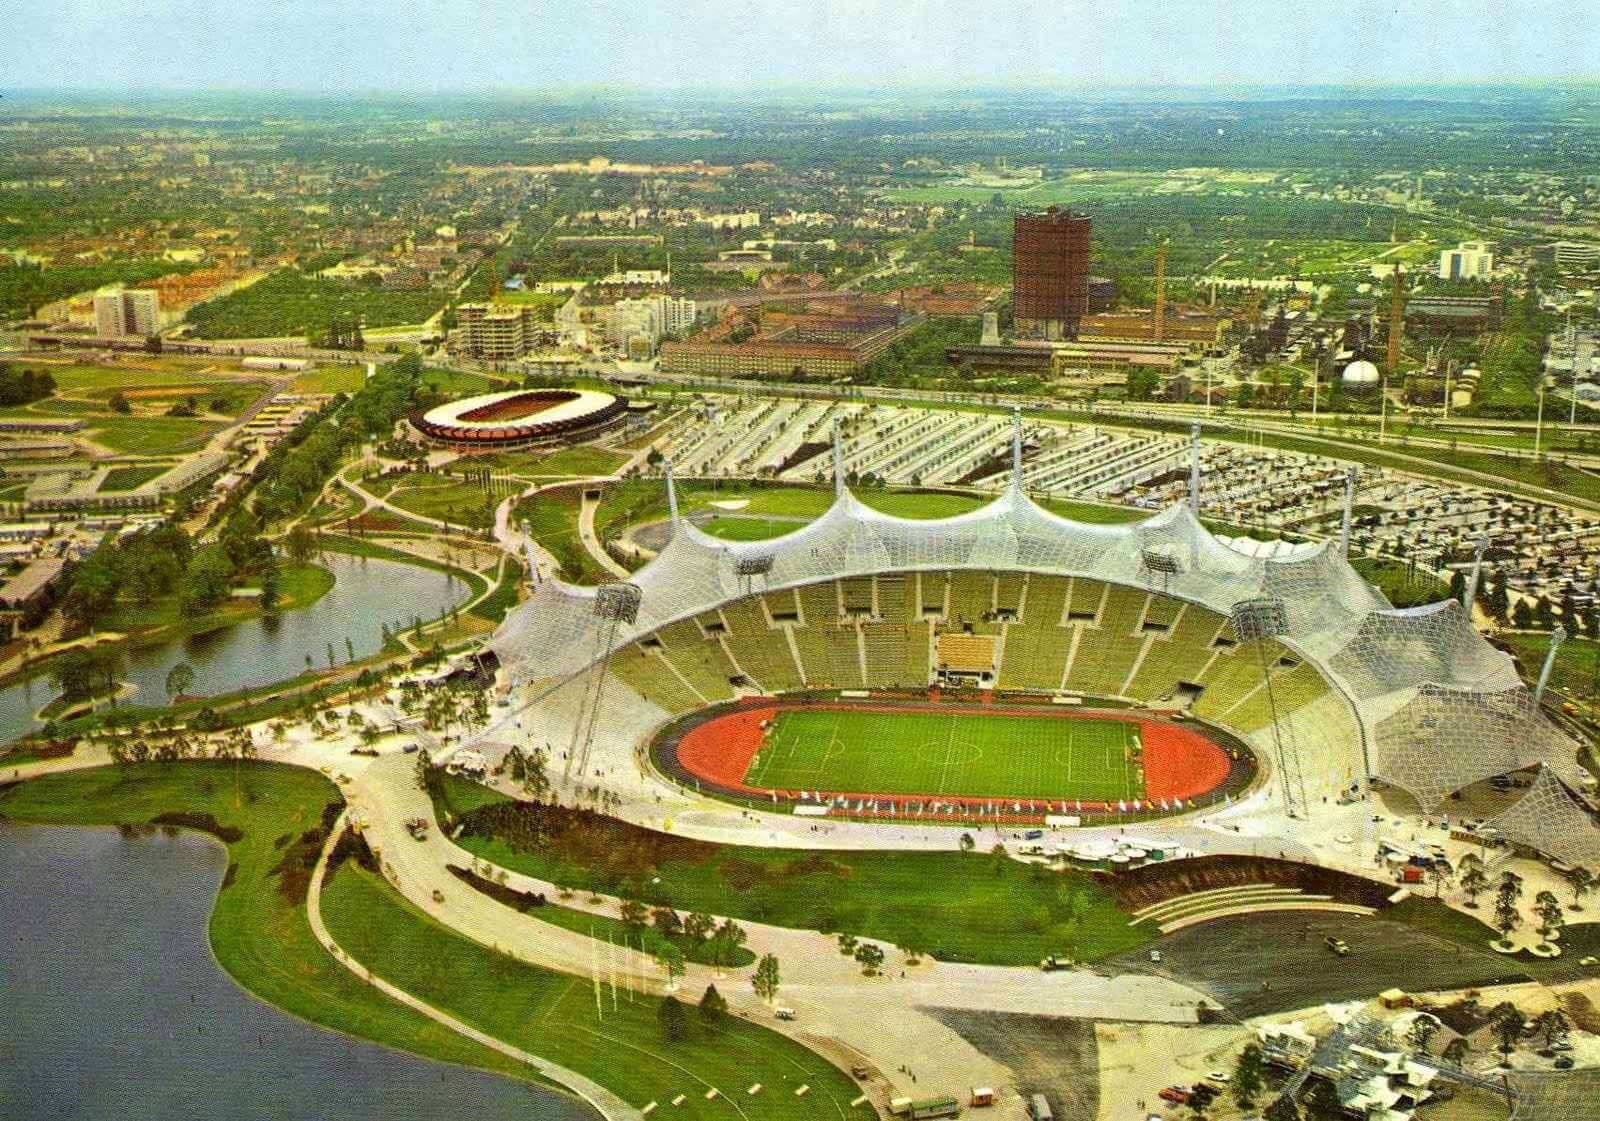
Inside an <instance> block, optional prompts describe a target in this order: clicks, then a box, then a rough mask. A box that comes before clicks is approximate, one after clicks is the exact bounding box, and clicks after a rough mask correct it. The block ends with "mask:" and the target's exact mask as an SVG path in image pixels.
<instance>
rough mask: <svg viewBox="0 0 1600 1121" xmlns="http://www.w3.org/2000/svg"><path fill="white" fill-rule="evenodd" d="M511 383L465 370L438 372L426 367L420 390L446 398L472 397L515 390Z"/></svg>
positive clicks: (438, 370) (514, 385)
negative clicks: (432, 392) (440, 394)
mask: <svg viewBox="0 0 1600 1121" xmlns="http://www.w3.org/2000/svg"><path fill="white" fill-rule="evenodd" d="M516 387H517V386H516V384H515V383H513V382H511V381H507V380H504V379H498V380H497V379H495V378H490V377H486V376H484V375H483V374H474V373H470V372H468V371H466V370H440V369H435V368H433V367H428V368H427V369H424V370H423V371H422V388H424V389H431V390H433V391H434V392H435V393H442V394H444V395H445V396H446V397H474V396H477V395H478V394H480V393H498V392H500V391H501V390H503V389H515V388H516Z"/></svg>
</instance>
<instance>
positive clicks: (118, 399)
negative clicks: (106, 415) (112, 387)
mask: <svg viewBox="0 0 1600 1121" xmlns="http://www.w3.org/2000/svg"><path fill="white" fill-rule="evenodd" d="M106 404H107V405H109V406H110V407H111V411H112V412H114V413H121V414H123V415H124V416H126V415H127V414H128V413H131V412H133V406H132V405H130V404H128V398H127V397H126V396H124V395H123V392H122V390H120V389H119V390H117V391H116V392H115V393H113V394H112V395H111V400H109V401H107V402H106Z"/></svg>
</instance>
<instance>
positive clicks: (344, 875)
mask: <svg viewBox="0 0 1600 1121" xmlns="http://www.w3.org/2000/svg"><path fill="white" fill-rule="evenodd" d="M322 909H323V917H324V919H325V920H326V921H327V924H328V929H329V930H330V931H331V932H332V933H333V936H334V938H335V939H337V940H338V942H339V943H340V944H341V945H342V946H343V947H344V948H345V949H346V950H348V951H349V952H350V953H351V954H352V955H353V956H354V957H355V958H357V959H358V960H359V961H361V962H362V963H363V964H365V965H366V966H368V967H369V968H370V969H372V970H373V972H375V973H376V974H378V975H379V976H381V977H383V978H385V979H386V980H389V981H391V982H393V983H394V984H396V985H399V986H400V987H401V988H403V989H406V990H408V991H409V992H412V993H414V994H416V995H417V996H418V997H420V998H421V999H423V1000H425V1001H428V1002H429V1003H430V1004H433V1005H436V1006H438V1007H441V1008H444V1009H446V1010H447V1011H449V1012H450V1013H451V1014H452V1015H454V1016H457V1017H459V1018H460V1019H462V1020H465V1021H466V1022H467V1023H469V1024H471V1025H473V1026H474V1027H477V1028H480V1029H482V1030H484V1031H486V1032H489V1033H490V1034H492V1035H494V1036H496V1037H498V1038H500V1039H504V1040H506V1041H507V1042H509V1043H512V1044H515V1045H516V1046H519V1047H522V1048H524V1049H525V1050H528V1051H531V1052H533V1053H534V1054H537V1055H540V1056H543V1057H545V1058H548V1059H550V1060H551V1061H553V1062H557V1063H560V1064H562V1065H563V1066H567V1067H570V1068H572V1069H573V1070H576V1071H579V1072H580V1073H582V1074H584V1075H587V1076H588V1077H590V1078H593V1079H594V1080H595V1081H597V1082H599V1083H601V1084H602V1085H604V1086H606V1087H607V1088H608V1089H610V1090H612V1091H613V1092H614V1093H616V1094H618V1095H620V1096H621V1097H623V1098H624V1099H626V1100H627V1101H628V1102H630V1103H631V1104H633V1105H634V1106H635V1107H638V1108H643V1107H644V1106H645V1105H647V1104H648V1103H650V1102H656V1103H658V1104H659V1106H660V1107H662V1108H664V1109H665V1110H666V1112H667V1113H669V1114H670V1115H671V1116H673V1117H683V1118H690V1119H703V1121H712V1119H717V1121H721V1119H726V1121H763V1119H766V1118H786V1119H787V1118H848V1117H852V1116H858V1117H861V1118H863V1119H865V1118H868V1117H870V1116H872V1112H871V1109H870V1107H857V1108H855V1109H852V1108H851V1106H850V1104H849V1103H850V1102H851V1100H853V1099H854V1098H855V1096H856V1094H857V1093H858V1092H859V1091H858V1090H857V1089H856V1087H855V1085H854V1084H853V1083H852V1082H851V1081H850V1079H849V1077H848V1076H846V1075H845V1074H843V1073H842V1072H840V1071H838V1070H836V1069H835V1068H834V1067H832V1066H831V1065H829V1064H828V1063H826V1062H824V1061H823V1060H822V1059H820V1058H818V1057H817V1056H816V1055H814V1054H812V1053H811V1052H810V1051H808V1050H806V1049H805V1048H804V1047H802V1046H801V1045H799V1044H798V1043H794V1042H791V1041H790V1040H788V1039H786V1038H784V1037H783V1036H780V1035H778V1034H776V1033H775V1032H771V1031H768V1030H766V1029H765V1028H762V1027H759V1026H758V1025H756V1024H754V1023H751V1022H749V1021H745V1020H741V1019H737V1018H731V1019H728V1020H726V1021H724V1026H723V1027H722V1028H721V1029H720V1030H716V1031H713V1030H711V1029H709V1028H707V1027H705V1026H703V1025H702V1024H701V1023H700V1021H699V1017H698V1015H697V1013H696V1012H695V1010H694V1009H693V1008H690V1009H688V1010H687V1011H688V1012H689V1016H688V1019H689V1020H690V1022H691V1025H690V1028H689V1035H688V1038H685V1039H682V1040H679V1041H677V1042H671V1041H669V1040H667V1039H666V1037H665V1035H664V1033H663V1031H662V1028H661V1026H660V1022H659V1019H658V1012H657V1009H658V1008H659V1006H660V1001H659V1000H657V999H656V998H654V997H648V996H644V995H642V994H641V995H634V996H633V998H632V999H631V1000H630V999H629V994H628V992H627V991H626V990H620V991H618V992H617V993H616V999H615V1002H613V999H612V997H613V994H612V993H611V992H610V991H602V1000H601V1002H600V1006H601V1007H600V1008H597V1007H596V1000H595V994H594V989H593V988H592V987H591V986H590V984H589V982H588V981H587V979H584V978H579V977H572V976H568V975H566V974H562V973H555V972H552V971H550V970H545V969H539V968H536V967H534V966H530V965H524V964H522V963H520V962H517V961H514V960H512V959H511V958H508V957H505V956H503V955H501V954H497V953H495V952H494V951H492V950H489V949H486V948H484V947H482V946H480V945H478V944H477V943H476V942H470V941H468V940H466V939H464V938H462V937H460V936H458V935H456V934H454V933H452V932H451V931H449V930H448V929H446V928H445V927H443V926H440V925H439V924H438V923H436V922H434V921H433V920H432V919H430V918H428V917H427V916H425V915H423V914H421V913H420V912H419V911H417V910H416V909H415V908H413V907H412V906H411V905H410V904H408V903H406V902H405V901H404V900H402V899H401V898H400V897H399V896H398V895H396V894H395V892H394V891H393V889H391V888H390V887H389V886H388V885H387V884H386V883H384V882H383V881H382V880H381V879H379V878H378V877H376V876H374V875H372V874H371V873H368V872H365V871H362V870H361V869H359V868H358V867H356V866H354V865H353V864H346V865H345V866H344V867H342V868H341V869H340V870H339V872H338V874H337V875H335V876H334V877H333V879H332V880H331V881H329V883H328V884H327V885H326V887H325V889H324V892H323V901H322ZM727 983H728V984H730V985H733V984H747V983H748V982H745V981H743V980H739V979H733V978H730V979H729V981H728V982H727ZM682 995H683V998H684V999H686V1000H688V1001H697V1000H698V999H699V997H700V994H699V993H698V992H695V993H687V992H686V993H684V994H682ZM601 1009H603V1012H602V1011H601ZM757 1082H759V1083H761V1085H762V1087H763V1089H762V1091H761V1092H760V1093H758V1094H747V1093H746V1092H745V1091H746V1089H747V1088H748V1087H749V1086H751V1085H752V1084H754V1083H757ZM801 1085H807V1086H809V1087H810V1088H811V1089H810V1091H809V1092H808V1094H807V1095H806V1096H805V1097H803V1098H796V1097H795V1096H794V1091H795V1089H796V1088H798V1087H799V1086H801ZM712 1087H715V1088H716V1089H717V1091H718V1094H717V1096H715V1097H714V1098H711V1099H707V1097H706V1093H707V1091H708V1089H709V1088H712ZM679 1095H682V1096H683V1099H684V1100H683V1104H682V1105H679V1106H670V1105H669V1104H668V1103H669V1102H671V1101H672V1099H673V1098H675V1097H678V1096H679Z"/></svg>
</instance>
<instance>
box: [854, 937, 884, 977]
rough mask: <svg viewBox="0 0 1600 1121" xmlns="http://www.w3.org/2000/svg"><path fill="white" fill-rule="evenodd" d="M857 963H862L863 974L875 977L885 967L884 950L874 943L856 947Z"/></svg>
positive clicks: (864, 943) (865, 943)
mask: <svg viewBox="0 0 1600 1121" xmlns="http://www.w3.org/2000/svg"><path fill="white" fill-rule="evenodd" d="M856 961H858V962H860V963H861V972H863V973H865V974H866V975H867V976H868V977H874V976H876V975H877V973H878V970H879V969H881V968H882V967H883V948H882V947H881V946H878V945H876V944H874V943H872V942H863V943H861V944H860V945H859V946H857V947H856Z"/></svg>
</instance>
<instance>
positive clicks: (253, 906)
mask: <svg viewBox="0 0 1600 1121" xmlns="http://www.w3.org/2000/svg"><path fill="white" fill-rule="evenodd" d="M338 801H339V792H338V790H337V789H336V788H335V787H334V785H333V783H331V782H329V781H328V780H327V779H325V778H323V777H322V776H320V775H317V774H314V773H313V772H310V771H306V770H302V769H300V768H297V767H288V766H282V765H279V764H273V763H246V764H243V765H242V766H239V767H238V768H237V769H236V768H235V766H234V764H232V763H199V762H190V763H168V764H149V765H144V766H140V767H133V768H123V767H99V768H95V769H92V770H86V771H74V772H71V773H66V774H58V775H51V776H48V777H46V778H41V779H35V780H34V781H32V782H27V783H24V784H22V785H21V786H17V787H13V788H11V789H9V790H6V791H4V792H0V812H3V813H5V814H6V815H8V816H10V817H13V818H15V819H17V820H19V821H30V822H39V823H45V824H54V825H113V824H127V825H143V824H145V823H147V822H149V821H150V819H151V818H152V817H155V816H157V815H158V814H163V813H173V812H182V813H194V814H209V815H211V816H212V817H214V818H215V819H216V821H217V822H218V823H220V824H221V825H222V826H225V827H227V826H231V827H234V828H237V829H239V830H241V831H242V833H243V836H242V837H240V839H239V840H237V841H234V842H232V843H231V844H229V845H228V846H227V848H228V861H229V864H230V866H231V867H230V873H229V882H227V885H226V886H225V887H223V888H222V890H221V891H220V892H219V893H218V895H217V900H216V906H215V908H214V910H213V911H212V913H211V923H210V939H211V947H212V950H213V952H214V953H215V954H216V957H217V961H218V962H219V963H220V964H221V965H222V967H223V968H224V969H226V970H227V971H228V973H229V975H230V976H232V977H233V979H234V980H235V981H237V982H238V983H239V984H240V985H242V986H243V987H244V988H246V989H248V990H250V991H251V992H252V993H255V994H256V995H257V996H259V997H261V998H262V999H263V1000H266V1001H268V1002H269V1003H271V1004H275V1005H277V1006H278V1007H279V1008H282V1009H284V1010H285V1011H288V1012H290V1013H293V1014H294V1015H296V1016H300V1017H302V1018H303V1019H306V1020H310V1021H311V1022H312V1023H316V1024H322V1025H324V1026H326V1027H330V1028H335V1029H337V1030H340V1031H345V1032H349V1033H350V1034H352V1035H357V1036H361V1037H363V1038H366V1039H372V1040H376V1041H378V1042H380V1043H385V1044H388V1045H390V1046H393V1047H399V1048H402V1049H404V1050H408V1051H414V1052H416V1053H417V1054H420V1055H427V1056H429V1057H431V1058H436V1059H443V1060H445V1061H448V1062H457V1063H464V1064H467V1065H469V1066H479V1067H485V1068H487V1069H489V1070H494V1071H499V1072H501V1073H506V1074H524V1073H525V1072H523V1071H522V1069H521V1067H520V1066H519V1065H518V1064H515V1063H512V1062H511V1061H510V1060H508V1059H506V1058H503V1057H502V1056H500V1055H499V1054H498V1053H497V1052H493V1051H490V1050H488V1049H487V1048H484V1047H480V1046H479V1045H477V1044H475V1043H472V1042H470V1041H468V1040H466V1039H463V1038H462V1037H461V1036H459V1035H457V1034H455V1033H454V1032H452V1031H449V1030H448V1029H446V1028H443V1027H441V1026H439V1025H438V1024H435V1023H434V1022H433V1021H431V1020H429V1019H427V1018H425V1017H423V1016H422V1015H421V1014H419V1013H415V1012H412V1011H410V1010H409V1009H407V1008H406V1007H404V1006H403V1005H400V1004H398V1003H395V1002H394V1001H391V1000H389V999H388V998H387V997H385V996H383V995H382V994H380V993H379V992H378V991H377V990H375V989H373V988H371V987H369V986H367V985H365V984H363V983H362V982H361V981H359V980H357V979H356V978H355V977H354V976H353V975H351V974H350V973H349V972H348V971H347V970H346V969H345V968H344V967H343V966H342V965H340V964H339V963H337V962H336V961H334V960H333V958H331V957H329V956H328V954H327V953H326V952H325V951H324V950H323V949H322V947H321V946H320V945H318V943H317V941H316V939H315V938H314V937H313V936H312V933H311V927H310V926H309V925H308V924H307V922H306V917H305V905H304V898H305V887H306V884H307V883H308V881H309V872H310V864H309V863H307V857H308V856H309V857H310V859H312V860H314V859H315V855H316V852H317V848H318V847H319V846H320V838H321V821H322V818H323V813H324V807H326V806H328V805H330V804H336V803H337V802H338ZM302 835H308V836H314V837H315V838H316V840H315V841H314V842H313V843H311V844H306V843H305V841H304V840H303V839H302ZM80 949H82V950H84V951H85V952H90V951H92V947H80Z"/></svg>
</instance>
